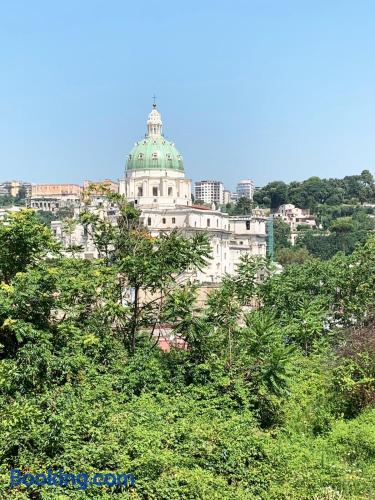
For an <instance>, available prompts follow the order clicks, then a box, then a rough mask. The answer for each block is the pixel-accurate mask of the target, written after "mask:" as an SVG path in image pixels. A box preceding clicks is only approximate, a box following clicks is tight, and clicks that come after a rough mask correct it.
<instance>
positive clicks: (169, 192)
mask: <svg viewBox="0 0 375 500" xmlns="http://www.w3.org/2000/svg"><path fill="white" fill-rule="evenodd" d="M168 196H173V190H172V188H171V187H169V188H168Z"/></svg>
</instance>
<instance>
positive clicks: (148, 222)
mask: <svg viewBox="0 0 375 500" xmlns="http://www.w3.org/2000/svg"><path fill="white" fill-rule="evenodd" d="M147 225H148V226H151V217H149V218H148V219H147Z"/></svg>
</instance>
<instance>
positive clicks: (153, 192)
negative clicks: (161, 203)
mask: <svg viewBox="0 0 375 500" xmlns="http://www.w3.org/2000/svg"><path fill="white" fill-rule="evenodd" d="M157 195H158V188H157V187H153V188H152V196H157Z"/></svg>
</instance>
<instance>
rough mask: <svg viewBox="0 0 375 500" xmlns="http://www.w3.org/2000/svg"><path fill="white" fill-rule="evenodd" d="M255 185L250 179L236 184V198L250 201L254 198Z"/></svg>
mask: <svg viewBox="0 0 375 500" xmlns="http://www.w3.org/2000/svg"><path fill="white" fill-rule="evenodd" d="M254 189H255V184H254V181H253V180H251V179H245V180H243V181H240V182H239V183H238V184H237V189H236V192H237V196H238V198H248V199H249V200H252V199H253V197H254Z"/></svg>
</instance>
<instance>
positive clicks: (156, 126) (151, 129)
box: [147, 94, 163, 138]
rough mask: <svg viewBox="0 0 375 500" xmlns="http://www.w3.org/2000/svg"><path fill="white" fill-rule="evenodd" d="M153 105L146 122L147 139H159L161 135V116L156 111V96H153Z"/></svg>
mask: <svg viewBox="0 0 375 500" xmlns="http://www.w3.org/2000/svg"><path fill="white" fill-rule="evenodd" d="M153 99H154V104H153V105H152V108H153V109H152V111H151V113H150V114H149V115H148V120H147V135H148V136H149V137H153V138H156V137H161V136H162V134H163V122H162V121H161V116H160V113H159V112H158V110H157V109H156V102H155V99H156V96H155V94H154V96H153Z"/></svg>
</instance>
